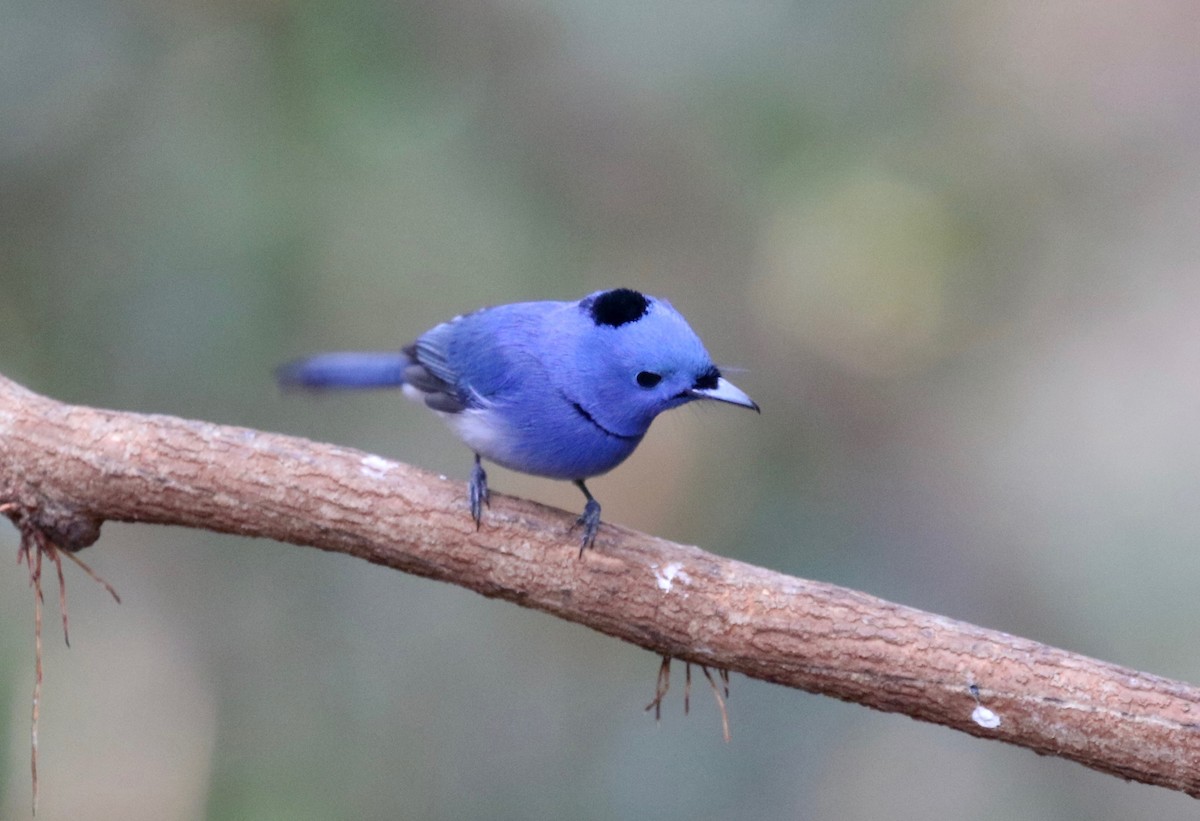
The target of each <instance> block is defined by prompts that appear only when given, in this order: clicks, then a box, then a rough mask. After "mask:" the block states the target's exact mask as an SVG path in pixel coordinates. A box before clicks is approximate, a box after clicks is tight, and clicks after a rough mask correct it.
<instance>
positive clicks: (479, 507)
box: [468, 457, 491, 530]
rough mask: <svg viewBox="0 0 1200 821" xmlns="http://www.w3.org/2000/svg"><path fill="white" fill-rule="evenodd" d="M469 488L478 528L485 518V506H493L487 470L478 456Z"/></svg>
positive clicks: (472, 509)
mask: <svg viewBox="0 0 1200 821" xmlns="http://www.w3.org/2000/svg"><path fill="white" fill-rule="evenodd" d="M468 488H469V495H470V499H471V518H472V519H474V520H475V529H476V530H478V529H479V524H480V521H481V520H482V519H483V506H484V505H488V506H489V507H490V506H491V495H490V494H489V493H488V484H487V472H486V471H484V469H483V465H481V464H480V463H479V458H478V457H476V459H475V467H474V468H472V469H471V483H470V485H469V486H468Z"/></svg>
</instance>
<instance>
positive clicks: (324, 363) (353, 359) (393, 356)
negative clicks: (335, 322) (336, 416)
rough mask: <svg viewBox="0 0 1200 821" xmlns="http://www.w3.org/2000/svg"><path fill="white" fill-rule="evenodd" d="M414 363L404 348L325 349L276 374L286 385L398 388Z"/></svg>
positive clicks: (288, 386) (280, 369) (318, 388)
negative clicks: (383, 349)
mask: <svg viewBox="0 0 1200 821" xmlns="http://www.w3.org/2000/svg"><path fill="white" fill-rule="evenodd" d="M411 364H412V361H411V360H410V359H409V358H408V356H406V355H405V354H404V353H403V352H402V351H347V352H339V353H322V354H317V355H316V356H311V357H309V358H307V359H298V360H296V361H295V362H289V363H288V364H286V365H282V366H280V367H279V368H278V369H276V371H275V378H276V379H278V380H279V384H280V385H281V386H283V387H285V388H308V389H311V390H321V389H330V388H398V387H400V386H401V385H403V384H404V369H405V368H407V367H408V366H409V365H411Z"/></svg>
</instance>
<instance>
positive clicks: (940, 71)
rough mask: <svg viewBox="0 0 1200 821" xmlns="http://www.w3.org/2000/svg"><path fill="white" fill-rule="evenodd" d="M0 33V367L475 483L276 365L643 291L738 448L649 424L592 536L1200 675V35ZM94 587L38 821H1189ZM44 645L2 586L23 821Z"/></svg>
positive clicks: (788, 30) (457, 14)
mask: <svg viewBox="0 0 1200 821" xmlns="http://www.w3.org/2000/svg"><path fill="white" fill-rule="evenodd" d="M0 21H2V22H0V373H3V374H5V375H7V376H9V377H11V378H14V379H16V380H18V381H20V382H22V383H24V384H26V385H28V386H30V387H31V388H33V389H35V390H38V391H40V392H44V393H47V394H50V395H52V396H55V397H58V398H60V399H64V400H69V401H72V402H80V403H86V404H93V405H100V406H108V407H115V408H123V409H130V410H138V411H154V412H163V413H170V414H178V415H182V416H187V417H195V418H203V419H207V420H212V421H216V422H223V423H232V424H239V425H246V426H253V427H260V428H264V429H269V430H277V431H284V432H288V433H293V434H299V435H304V436H309V437H312V438H316V439H321V440H327V441H334V442H338V443H343V444H346V445H350V446H355V447H358V448H362V449H365V450H369V451H373V452H377V453H380V454H383V455H386V456H388V457H392V458H397V459H400V460H404V461H408V462H412V463H415V464H418V465H421V466H424V467H427V468H430V469H433V470H437V471H441V472H444V473H446V474H448V475H451V476H457V477H460V478H464V479H465V477H466V475H467V472H468V468H469V464H470V457H469V454H468V453H467V452H466V451H465V449H463V448H462V446H461V445H459V444H458V443H457V442H456V441H455V440H454V439H453V437H452V436H451V435H450V434H449V433H448V432H446V431H445V430H443V429H442V427H441V425H440V423H439V422H438V421H437V419H436V418H434V417H433V416H432V415H430V414H427V413H425V412H423V411H422V410H421V409H419V408H417V407H415V406H412V405H410V404H408V403H406V402H403V401H401V399H400V398H399V396H398V395H395V394H384V395H378V394H373V395H355V396H338V397H330V398H323V399H320V400H312V399H309V398H305V397H297V396H282V395H280V394H279V392H278V391H277V390H276V389H275V387H274V385H273V384H272V380H271V369H272V368H273V367H274V366H275V365H276V364H277V363H279V362H281V361H284V360H287V359H289V358H291V357H294V356H297V355H301V354H305V353H309V352H313V351H317V350H321V349H327V348H355V347H367V348H374V347H394V346H398V345H402V344H404V343H406V342H408V341H409V340H411V338H412V337H414V336H415V335H416V334H417V333H419V332H420V331H422V330H424V329H425V328H426V327H428V326H430V325H432V324H434V323H436V322H438V321H440V320H442V319H445V318H447V317H449V316H452V315H454V314H456V313H459V312H460V311H463V310H467V309H471V308H474V307H477V306H480V305H484V304H490V303H497V302H508V301H518V300H524V299H537V298H563V299H568V298H577V297H579V296H582V295H583V294H585V293H588V292H590V291H593V290H597V289H600V288H605V287H610V286H615V285H629V286H634V287H638V288H641V289H643V290H646V291H647V292H650V293H653V294H658V295H662V296H666V297H668V298H669V299H671V300H672V301H673V302H674V303H675V305H676V306H677V307H678V308H680V309H681V310H682V311H683V312H684V313H685V315H687V316H688V318H689V319H690V320H691V322H692V324H693V326H694V327H695V328H696V329H697V330H698V331H699V333H700V334H701V336H702V337H703V338H704V340H705V342H706V343H707V346H708V348H709V350H710V351H711V352H712V353H713V355H714V357H715V358H716V359H717V360H718V362H719V363H720V364H722V365H723V366H726V368H727V369H728V370H729V372H730V373H731V374H732V375H733V376H734V380H735V381H736V382H737V383H738V384H739V385H740V386H741V387H743V388H744V389H745V390H746V391H748V392H749V393H750V394H751V395H752V396H754V397H755V398H756V399H757V400H758V401H759V402H760V404H761V405H762V407H763V414H762V416H761V417H758V416H755V415H754V414H751V413H745V412H743V411H738V410H736V409H732V408H727V407H714V408H691V409H685V410H683V411H676V412H674V413H673V414H671V415H669V416H667V417H664V418H663V419H661V420H660V421H659V422H658V423H657V424H656V425H655V427H654V429H653V430H652V431H651V435H650V436H649V437H648V440H647V441H646V443H645V444H644V445H643V446H642V448H641V449H640V450H639V451H638V453H637V454H635V455H634V457H633V458H632V459H630V460H629V462H628V463H626V464H625V465H624V466H622V467H621V468H620V469H619V470H617V471H616V472H615V473H614V474H611V475H609V476H607V477H603V478H600V479H598V480H595V481H594V482H593V483H592V487H593V490H594V491H595V492H596V494H597V496H598V497H599V498H600V499H602V500H603V502H604V511H605V516H606V519H608V520H610V521H615V522H621V523H623V524H627V525H630V526H633V527H637V528H640V529H643V530H647V531H650V532H653V533H656V534H659V535H662V536H665V537H668V538H671V539H675V540H682V541H688V542H693V543H697V544H700V545H702V546H704V547H705V548H707V549H709V550H713V551H715V552H718V553H722V554H726V555H730V556H733V557H736V558H739V559H743V560H746V561H749V562H754V563H758V564H762V565H765V566H768V567H771V568H774V569H777V570H780V571H784V572H787V573H792V574H797V575H801V576H805V577H812V578H818V579H823V580H827V581H831V582H836V583H839V584H843V585H849V586H852V587H856V588H860V589H863V590H866V591H868V592H870V593H873V594H876V595H880V596H883V597H886V598H889V599H893V600H896V601H899V602H903V603H905V604H909V605H913V606H916V607H921V608H926V609H930V610H934V611H937V612H939V613H943V614H946V615H949V616H952V617H956V618H960V619H965V620H968V621H971V622H975V623H978V624H981V625H985V626H988V627H993V628H998V629H1002V630H1006V631H1009V632H1013V633H1017V634H1020V635H1024V636H1028V637H1031V638H1034V639H1037V640H1040V641H1044V642H1048V643H1051V644H1055V645H1059V646H1062V647H1065V648H1069V649H1071V650H1075V651H1079V652H1083V653H1087V654H1090V655H1094V656H1098V657H1101V658H1104V659H1107V660H1110V661H1114V662H1118V663H1121V664H1125V665H1129V666H1131V667H1134V668H1139V669H1144V670H1148V671H1151V672H1154V673H1158V674H1162V675H1166V676H1170V677H1176V678H1181V679H1184V680H1189V681H1200V651H1198V648H1200V596H1197V595H1196V589H1197V582H1198V580H1200V549H1198V545H1200V504H1197V499H1198V496H1200V434H1198V431H1197V416H1198V413H1197V411H1198V410H1200V367H1198V364H1200V362H1198V360H1200V357H1198V351H1200V276H1198V273H1200V271H1198V270H1197V269H1198V263H1200V220H1198V217H1197V214H1198V212H1200V150H1198V149H1200V46H1198V45H1197V44H1198V43H1200V15H1197V14H1196V8H1195V4H1194V3H1193V2H1191V0H1137V2H1133V0H1116V1H1115V2H1105V3H1090V2H1082V1H1081V0H1064V1H1063V2H1055V3H1049V4H1047V3H1043V2H1035V0H1013V2H1006V3H987V4H984V3H974V2H969V1H968V0H903V1H902V2H898V3H875V2H864V0H838V2H828V0H813V2H759V3H733V2H712V0H692V2H677V1H676V2H662V3H640V2H629V0H605V1H604V2H598V1H597V0H560V2H556V3H550V2H539V0H524V1H523V2H522V1H521V0H514V1H512V2H467V0H447V1H446V2H438V3H429V2H396V1H393V2H372V1H370V0H356V2H350V3H346V2H338V3H334V2H318V1H317V0H248V1H246V2H237V3H233V2H191V3H183V2H146V1H145V0H143V1H142V2H138V0H63V2H54V3H47V2H44V0H0ZM492 478H493V485H494V487H495V488H496V489H498V490H500V491H503V492H507V493H514V494H519V495H525V496H531V497H533V498H536V499H539V500H542V501H546V502H550V503H553V504H557V505H560V506H565V507H567V508H568V509H571V510H575V509H576V508H578V506H579V499H578V498H577V497H578V494H577V493H576V491H575V490H574V489H573V488H571V487H570V486H569V485H561V484H557V483H552V482H548V481H543V480H537V479H530V478H526V477H521V476H518V475H515V474H511V473H506V472H504V471H501V470H499V469H497V470H495V472H494V473H493V474H492ZM464 515H466V514H465V513H464ZM16 545H17V540H16V534H15V531H14V530H13V529H12V528H11V527H9V526H8V525H7V524H3V525H0V548H2V552H3V553H5V554H7V555H8V556H9V557H10V558H11V557H13V556H14V555H15V551H16ZM84 558H86V559H87V560H88V561H89V562H91V563H92V565H93V566H94V567H95V568H96V569H97V570H98V571H99V572H100V573H101V574H102V575H104V576H106V577H107V578H109V579H110V580H112V581H113V583H114V584H115V585H116V586H117V588H118V589H119V590H120V592H121V594H122V595H123V597H124V603H123V604H122V605H121V606H119V607H118V606H116V605H114V604H113V603H112V602H111V601H110V600H109V599H108V598H107V597H106V594H105V593H104V591H103V590H102V589H101V588H100V587H99V586H98V585H95V584H93V583H91V582H89V581H88V580H87V579H86V578H84V577H83V576H82V575H81V574H79V573H77V572H74V570H73V568H71V567H68V568H67V569H68V571H71V572H70V573H69V575H70V578H69V588H70V598H71V615H72V619H73V621H72V624H73V630H72V633H73V640H74V646H73V647H72V648H71V649H70V650H67V649H65V648H64V647H63V646H62V641H61V638H60V635H59V633H58V631H57V629H56V625H55V622H54V618H53V616H54V611H53V610H52V609H50V610H48V615H47V629H46V634H47V650H46V676H47V679H46V685H45V690H44V695H43V703H42V722H41V774H42V796H41V806H40V812H39V818H45V819H60V818H63V819H66V818H70V819H77V818H91V819H166V818H170V819H329V818H346V819H389V818H393V819H395V818H403V819H425V818H429V819H438V818H453V819H461V818H489V819H506V818H512V819H542V818H553V819H562V818H580V819H607V818H681V819H689V821H699V820H700V819H708V818H714V819H715V818H720V819H728V818H798V819H818V820H822V819H839V820H846V819H876V818H889V819H922V820H924V819H929V818H955V819H959V821H969V820H970V819H993V818H997V819H1007V818H1023V819H1028V818H1071V819H1075V818H1089V819H1129V818H1155V819H1163V820H1166V819H1175V818H1185V817H1187V818H1193V817H1195V813H1196V807H1195V805H1194V804H1193V802H1192V800H1191V799H1188V798H1186V797H1184V796H1182V795H1179V794H1175V793H1171V792H1168V791H1166V790H1162V789H1158V788H1152V787H1146V786H1140V785H1132V784H1126V783H1123V782H1121V781H1118V780H1116V779H1113V778H1109V777H1105V776H1102V775H1099V774H1096V773H1092V772H1090V771H1088V770H1085V769H1083V768H1082V767H1079V766H1077V765H1075V764H1071V763H1068V762H1063V761H1058V760H1053V759H1042V758H1038V757H1036V756H1034V755H1033V754H1031V753H1029V752H1026V751H1023V750H1018V749H1015V748H1008V747H1004V746H1001V745H998V744H995V743H989V742H985V741H980V740H977V739H973V738H969V737H966V736H963V735H960V734H957V733H954V732H951V731H949V730H945V729H940V728H935V727H930V726H926V725H921V724H918V723H915V722H913V721H910V720H909V719H907V718H903V717H898V716H893V715H883V714H879V713H874V712H871V711H868V710H865V709H863V708H860V707H855V706H851V705H845V704H841V703H837V702H833V701H831V700H829V699H824V698H818V697H814V696H809V695H806V694H803V693H798V692H793V691H788V690H785V689H782V688H778V687H773V686H769V685H766V684H761V683H758V682H753V681H748V680H746V679H743V678H740V677H737V676H735V677H734V680H733V693H732V698H731V701H730V710H731V719H732V725H733V740H732V742H731V743H729V744H723V743H722V742H721V738H720V725H719V720H718V717H717V714H716V711H715V709H713V708H712V705H711V701H710V699H709V696H708V694H707V692H706V691H704V690H703V689H701V690H697V691H696V692H695V693H694V694H693V704H692V712H691V715H690V716H688V717H684V716H683V714H682V704H681V697H680V693H679V691H678V690H676V692H675V693H673V694H672V696H671V697H669V699H668V702H667V705H666V713H665V715H664V718H663V721H662V723H661V726H657V727H656V726H655V723H654V721H653V719H652V718H651V717H649V716H648V715H647V714H645V713H643V711H642V707H643V706H644V704H645V703H646V702H647V701H648V700H649V699H650V696H651V695H652V692H653V685H654V676H655V671H656V669H657V665H658V661H657V659H656V658H654V657H653V656H651V655H650V654H648V653H646V652H644V651H641V650H638V649H636V648H633V647H629V646H625V645H622V644H620V643H618V642H616V641H613V640H610V639H607V638H604V637H601V636H598V635H595V634H592V633H590V632H588V631H587V630H585V629H583V628H581V627H578V626H575V625H570V624H565V623H561V622H559V621H556V620H554V619H552V618H550V617H547V616H543V615H539V614H535V613H530V612H526V611H523V610H521V609H519V608H517V607H515V606H512V605H510V604H504V603H498V602H494V601H489V600H485V599H483V598H480V597H478V596H476V595H473V594H470V593H466V592H464V591H461V590H458V589H455V588H452V587H449V586H446V585H440V584H435V583H432V582H428V581H425V580H421V579H416V578H410V577H406V576H403V575H401V574H398V573H395V572H391V571H387V570H384V569H381V568H377V567H373V566H369V565H367V564H364V563H362V562H357V561H353V560H350V559H348V558H346V557H342V556H333V555H326V554H323V553H320V552H318V551H314V550H301V549H297V548H294V547H288V546H283V545H279V544H274V543H268V542H261V543H260V542H252V541H248V540H244V539H235V538H231V537H224V536H217V535H212V534H207V533H200V532H190V531H185V530H178V529H165V528H152V527H133V526H121V525H114V524H109V525H106V526H105V529H104V535H103V538H102V540H101V542H100V543H99V545H98V546H97V547H95V548H94V549H92V550H89V551H88V552H87V554H86V555H85V557H84ZM32 613H33V607H32V598H31V592H30V591H29V589H28V587H27V585H26V577H25V572H24V569H23V568H18V567H16V566H15V565H10V567H9V571H8V572H6V573H3V574H0V814H2V815H3V817H4V818H22V817H27V816H28V813H29V800H30V788H29V774H28V746H29V699H30V691H31V688H32V681H33V646H32V645H33V641H32V622H33V616H32ZM681 673H682V671H681V670H679V669H676V676H677V678H676V682H677V683H678V682H679V681H680V677H681ZM985 674H986V672H985V671H981V676H982V675H985Z"/></svg>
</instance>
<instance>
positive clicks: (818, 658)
mask: <svg viewBox="0 0 1200 821" xmlns="http://www.w3.org/2000/svg"><path fill="white" fill-rule="evenodd" d="M463 497H464V489H463V487H462V485H461V483H457V482H450V481H447V480H445V479H440V478H438V477H436V476H434V475H431V474H429V473H426V472H424V471H420V470H417V469H415V468H412V467H409V466H407V465H403V464H399V463H396V462H392V461H389V460H385V459H382V458H380V457H378V456H371V455H368V454H365V453H362V452H360V451H355V450H351V449H348V448H342V447H336V446H333V445H323V444H317V443H314V442H309V441H306V440H303V439H298V438H294V437H289V436H281V435H278V434H272V433H263V432H259V431H254V430H248V429H244V428H235V427H227V426H221V425H214V424H209V423H206V422H198V421H189V420H184V419H178V418H175V417H169V416H157V415H145V414H136V413H125V412H119V411H110V410H98V409H94V408H87V407H81V406H74V405H67V404H63V403H60V402H56V401H54V400H51V399H48V398H46V397H43V396H39V395H37V394H35V393H32V392H30V391H28V390H26V389H25V388H22V387H21V386H19V385H17V384H16V383H14V382H11V381H9V380H7V379H4V378H3V377H0V510H3V511H5V512H7V513H8V515H9V516H10V518H12V519H13V520H14V522H17V523H18V524H20V525H21V526H22V527H24V528H26V529H27V528H29V527H34V528H36V529H37V530H39V531H40V532H41V533H42V534H44V535H45V536H46V537H48V538H49V539H50V540H51V541H52V542H54V543H55V544H56V545H57V546H58V547H60V548H62V549H64V550H70V551H74V550H79V549H81V548H83V547H86V546H88V545H89V544H91V543H92V542H94V541H95V540H96V539H97V538H98V537H99V533H100V525H101V524H102V523H103V522H104V521H107V520H114V521H124V522H147V523H154V524H164V525H182V526H185V527H197V528H205V529H208V530H214V531H220V532H224V533H234V534H239V535H243V536H257V537H264V538H269V539H275V540H278V541H282V542H289V543H291V544H296V545H308V546H313V547H318V548H320V549H322V550H330V551H336V552H340V553H347V554H349V555H351V556H356V557H358V558H360V559H366V560H367V561H370V562H375V563H377V564H381V565H386V566H388V567H392V568H395V569H397V570H402V571H405V572H407V573H414V574H417V575H419V576H426V577H429V578H433V579H439V580H441V581H446V582H451V583H453V584H457V585H460V586H462V587H466V588H469V589H471V590H474V591H476V592H478V593H481V594H483V595H485V596H491V597H496V598H502V599H507V600H509V601H512V602H515V603H517V604H520V605H522V606H524V607H530V608H533V609H536V610H542V611H544V612H547V613H550V614H553V615H555V616H558V617H559V618H563V619H568V620H570V621H574V622H578V623H580V624H584V625H586V626H588V627H591V628H592V629H594V630H599V631H600V632H602V633H606V634H608V635H610V636H614V637H616V638H619V639H622V640H624V641H628V642H632V643H633V644H636V645H638V646H640V647H644V648H646V649H647V650H650V651H652V652H654V653H657V654H660V655H664V656H671V657H675V658H679V659H682V660H686V661H690V662H694V663H698V664H703V665H707V666H709V667H716V668H722V669H726V670H730V671H736V672H739V673H743V674H745V675H747V676H752V677H754V678H759V679H763V680H765V681H771V682H775V683H777V684H783V685H787V686H789V687H796V688H799V689H801V690H806V691H809V692H814V693H822V694H825V695H829V696H833V697H835V698H839V699H843V700H846V701H853V702H857V703H860V704H864V705H866V706H868V707H873V708H875V709H877V710H884V711H887V712H897V713H904V714H906V715H909V716H912V717H913V718H917V719H920V720H922V721H930V722H934V723H937V724H943V725H945V726H947V727H953V728H954V729H957V730H961V731H962V732H965V733H970V734H971V735H975V736H980V737H984V738H994V739H997V740H1000V741H1006V742H1008V743H1011V744H1017V745H1020V746H1023V747H1028V748H1029V749H1031V750H1033V751H1035V752H1037V753H1041V754H1050V755H1057V756H1062V757H1064V758H1069V759H1071V760H1074V761H1077V762H1079V763H1081V764H1083V765H1084V766H1087V767H1091V768H1093V769H1096V770H1099V771H1101V772H1105V773H1110V774H1112V775H1117V776H1120V777H1122V778H1128V779H1133V780H1137V781H1143V782H1146V783H1150V784H1158V785H1161V786H1164V787H1169V788H1171V789H1176V790H1181V791H1183V792H1186V793H1187V794H1189V795H1192V796H1195V797H1200V724H1198V721H1200V690H1197V689H1196V688H1194V687H1192V686H1190V685H1187V684H1184V683H1182V682H1175V681H1170V680H1168V679H1164V678H1161V677H1158V676H1154V675H1151V674H1148V673H1142V672H1138V671H1136V670H1130V669H1127V668H1123V667H1119V666H1116V665H1113V664H1108V663H1106V662H1102V661H1097V660H1095V659H1090V658H1086V657H1084V656H1080V655H1076V654H1074V653H1069V652H1067V651H1065V650H1059V649H1055V648H1053V647H1048V646H1046V645H1043V644H1039V643H1037V642H1034V641H1030V640H1028V639H1023V638H1018V637H1015V636H1011V635H1007V634H1005V633H1000V632H997V631H993V630H987V629H984V628H982V627H976V626H974V625H971V624H967V623H964V622H961V621H955V620H953V619H948V618H944V617H942V616H938V615H934V614H931V613H925V612H922V611H919V610H915V609H912V608H909V607H904V606H902V605H898V604H893V603H891V602H887V601H884V600H882V599H878V598H875V597H873V596H869V595H866V594H864V593H860V592H857V591H853V590H847V589H845V588H840V587H836V586H834V585H830V584H823V583H820V582H814V581H806V580H804V579H799V578H794V577H791V576H785V575H782V574H779V573H775V572H772V571H770V570H766V569H764V568H760V567H754V566H752V565H748V564H745V563H742V562H738V561H733V560H731V559H725V558H722V557H719V556H715V555H712V554H710V553H705V552H703V551H701V550H699V549H697V548H695V547H689V546H685V545H679V544H674V543H671V542H667V541H664V540H662V539H656V538H654V537H651V536H646V535H643V534H639V533H635V532H633V531H630V530H626V529H624V528H621V527H618V526H615V525H612V524H608V523H606V524H605V525H604V526H603V528H602V529H601V532H600V537H599V538H598V539H597V543H596V547H595V549H593V550H590V551H588V552H587V553H586V555H585V556H584V557H583V558H582V559H580V558H578V547H577V544H576V540H575V539H574V538H567V537H566V536H565V533H566V531H567V528H568V527H569V525H570V523H571V521H572V516H570V515H569V514H567V513H564V512H563V511H559V510H553V509H550V508H546V507H543V506H541V505H537V504H535V503H532V502H528V501H523V500H520V499H514V498H510V497H505V496H501V495H498V494H497V495H495V496H493V499H492V507H491V509H490V511H489V513H488V515H487V517H486V519H485V521H484V526H483V528H482V529H480V530H478V531H477V530H476V529H475V525H474V523H473V522H472V521H471V518H470V517H469V516H468V515H467V514H466V511H465V508H464V506H463ZM980 706H982V707H983V708H986V710H990V711H991V715H990V716H989V714H988V713H987V712H986V711H984V712H980V711H979V710H977V709H976V708H977V707H980ZM991 717H994V718H997V719H998V720H999V724H998V726H988V725H991V724H994V723H995V722H994V721H991V720H989V718H991Z"/></svg>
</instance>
